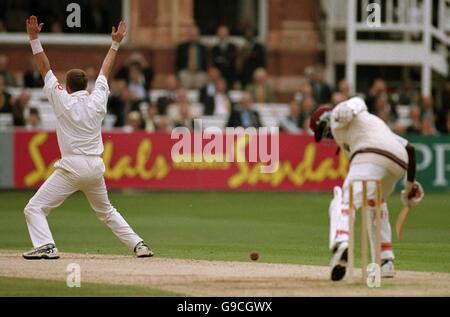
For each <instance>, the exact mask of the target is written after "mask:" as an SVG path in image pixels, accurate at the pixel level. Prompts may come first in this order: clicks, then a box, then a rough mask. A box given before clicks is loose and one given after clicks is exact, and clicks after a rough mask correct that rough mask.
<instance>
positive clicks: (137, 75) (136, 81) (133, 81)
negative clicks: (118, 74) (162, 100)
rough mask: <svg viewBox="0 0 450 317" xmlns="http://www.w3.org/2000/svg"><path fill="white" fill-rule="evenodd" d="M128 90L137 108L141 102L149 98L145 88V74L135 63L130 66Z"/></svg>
mask: <svg viewBox="0 0 450 317" xmlns="http://www.w3.org/2000/svg"><path fill="white" fill-rule="evenodd" d="M128 90H129V92H130V98H131V102H132V103H133V105H134V108H135V109H137V108H138V107H139V104H140V103H141V102H143V101H147V100H148V99H149V98H148V92H147V89H146V88H145V78H144V74H142V72H141V69H140V67H139V66H137V65H134V64H133V65H131V66H130V68H129V72H128Z"/></svg>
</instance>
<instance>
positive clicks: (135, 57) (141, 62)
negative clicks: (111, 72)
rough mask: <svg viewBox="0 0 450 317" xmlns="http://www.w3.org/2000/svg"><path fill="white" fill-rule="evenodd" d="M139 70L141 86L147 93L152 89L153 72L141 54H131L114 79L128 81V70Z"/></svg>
mask: <svg viewBox="0 0 450 317" xmlns="http://www.w3.org/2000/svg"><path fill="white" fill-rule="evenodd" d="M132 66H133V67H137V68H139V70H140V72H141V74H142V75H143V78H142V79H141V80H142V85H143V86H144V88H145V89H146V90H147V91H148V90H150V89H151V88H152V82H153V77H154V71H153V69H152V68H151V67H150V65H149V63H148V62H147V60H146V59H145V57H144V56H143V55H142V54H141V53H133V54H131V55H130V57H128V58H127V59H126V61H125V63H124V65H123V66H122V67H121V68H120V69H119V70H118V71H117V73H116V76H115V78H116V79H122V80H125V81H127V82H128V81H129V78H130V74H129V72H130V68H131V67H132Z"/></svg>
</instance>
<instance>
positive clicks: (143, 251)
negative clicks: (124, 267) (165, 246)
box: [134, 241, 154, 258]
mask: <svg viewBox="0 0 450 317" xmlns="http://www.w3.org/2000/svg"><path fill="white" fill-rule="evenodd" d="M134 253H135V254H136V256H137V257H138V258H148V257H151V256H153V255H154V253H153V251H152V250H151V249H150V247H149V246H148V245H146V244H145V242H144V241H141V242H139V243H138V244H136V246H135V247H134Z"/></svg>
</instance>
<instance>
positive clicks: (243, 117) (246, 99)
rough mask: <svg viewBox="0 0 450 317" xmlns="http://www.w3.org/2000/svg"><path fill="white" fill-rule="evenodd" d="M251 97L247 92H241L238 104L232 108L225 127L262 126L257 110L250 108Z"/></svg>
mask: <svg viewBox="0 0 450 317" xmlns="http://www.w3.org/2000/svg"><path fill="white" fill-rule="evenodd" d="M252 107H253V99H252V96H251V95H250V94H249V93H243V94H242V98H241V101H240V102H239V105H238V106H237V107H236V108H235V109H233V111H232V112H231V114H230V118H229V119H228V123H227V127H233V128H236V127H244V128H249V127H254V128H259V127H261V126H262V124H261V120H260V118H259V114H258V112H256V111H254V110H252Z"/></svg>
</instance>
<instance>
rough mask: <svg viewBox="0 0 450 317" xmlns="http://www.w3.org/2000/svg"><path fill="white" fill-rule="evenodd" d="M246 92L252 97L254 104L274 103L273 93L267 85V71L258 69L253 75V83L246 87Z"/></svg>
mask: <svg viewBox="0 0 450 317" xmlns="http://www.w3.org/2000/svg"><path fill="white" fill-rule="evenodd" d="M246 90H247V92H248V93H250V94H251V95H252V98H253V100H254V101H255V102H256V103H273V102H275V101H276V98H275V91H274V89H273V88H272V86H271V85H270V84H269V79H268V75H267V71H266V70H265V69H264V68H258V69H256V70H255V73H254V75H253V83H252V84H251V85H249V86H247V89H246Z"/></svg>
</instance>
